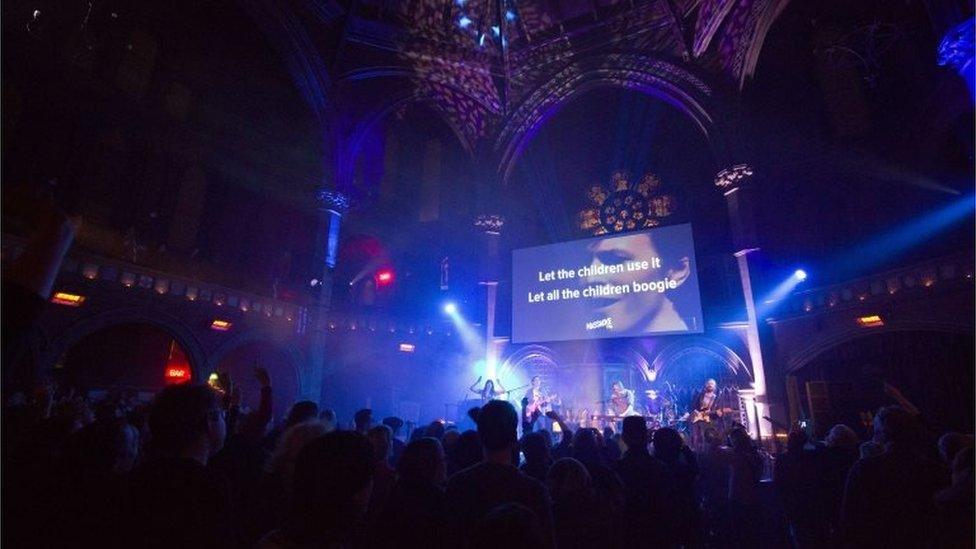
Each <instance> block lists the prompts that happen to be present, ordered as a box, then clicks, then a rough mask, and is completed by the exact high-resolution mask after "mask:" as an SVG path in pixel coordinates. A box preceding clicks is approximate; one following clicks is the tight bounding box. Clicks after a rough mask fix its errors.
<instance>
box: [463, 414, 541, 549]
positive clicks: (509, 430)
mask: <svg viewBox="0 0 976 549" xmlns="http://www.w3.org/2000/svg"><path fill="white" fill-rule="evenodd" d="M518 422H519V415H518V412H516V411H515V408H514V407H513V406H512V405H511V404H509V403H508V402H505V401H501V400H493V401H491V402H489V403H488V404H486V405H485V406H484V407H483V408H482V409H481V413H480V414H478V436H479V437H480V438H481V443H482V445H483V446H484V451H485V457H484V460H483V461H482V462H481V463H479V464H477V465H474V466H472V467H469V468H467V469H465V470H463V471H460V472H458V473H457V474H455V475H454V476H453V477H452V478H451V479H450V481H448V484H447V513H448V520H449V524H450V532H451V534H450V535H451V539H452V540H453V543H452V545H453V544H460V545H462V546H463V545H466V544H467V543H470V542H471V541H472V536H473V534H474V533H475V531H476V528H477V526H478V524H479V522H480V521H482V520H483V519H484V518H485V517H486V516H487V515H488V513H489V512H490V511H491V510H492V509H494V508H495V507H497V506H499V505H501V504H503V503H520V504H522V505H525V506H526V507H528V508H529V509H531V510H532V512H533V513H535V514H536V516H537V518H538V519H539V522H540V524H541V528H542V531H543V533H544V535H543V539H544V543H543V544H542V547H551V546H552V545H553V534H552V517H551V514H550V509H549V495H548V494H547V492H546V489H545V486H543V485H542V484H541V483H540V482H539V481H537V480H535V479H533V478H530V477H528V476H526V475H523V474H522V473H520V472H519V470H518V469H516V468H515V464H516V463H517V461H516V455H517V450H518V438H517V429H518Z"/></svg>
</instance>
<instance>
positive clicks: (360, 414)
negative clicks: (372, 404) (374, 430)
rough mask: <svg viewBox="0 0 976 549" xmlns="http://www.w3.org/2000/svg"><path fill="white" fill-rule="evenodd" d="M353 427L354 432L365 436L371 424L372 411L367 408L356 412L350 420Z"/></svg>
mask: <svg viewBox="0 0 976 549" xmlns="http://www.w3.org/2000/svg"><path fill="white" fill-rule="evenodd" d="M352 421H353V425H355V428H356V432H357V433H359V434H361V435H365V434H366V431H368V430H369V428H370V426H371V425H372V424H373V411H372V410H370V409H369V408H363V409H362V410H358V411H357V412H356V414H355V415H354V416H353V418H352Z"/></svg>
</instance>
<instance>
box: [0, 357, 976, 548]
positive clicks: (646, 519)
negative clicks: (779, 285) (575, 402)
mask: <svg viewBox="0 0 976 549" xmlns="http://www.w3.org/2000/svg"><path fill="white" fill-rule="evenodd" d="M255 375H256V376H257V379H258V380H259V381H260V384H261V386H262V389H261V392H260V397H259V398H258V400H257V402H256V403H254V404H255V405H254V407H253V409H248V408H247V407H246V406H245V404H244V403H242V402H240V399H238V398H234V397H233V396H232V394H234V393H236V392H230V391H224V392H222V391H221V390H219V388H218V389H215V388H213V387H210V386H208V385H192V384H183V385H174V386H170V387H167V388H165V389H164V390H162V391H161V392H160V393H159V394H158V395H157V396H156V397H155V399H154V401H153V402H152V403H151V404H149V405H138V404H134V403H132V402H129V401H127V399H126V398H123V397H121V396H119V395H110V396H108V397H106V398H104V399H102V400H101V401H99V402H97V403H94V404H93V403H90V402H88V401H87V400H86V399H84V398H80V397H78V396H75V395H73V394H71V393H68V394H64V395H58V394H55V392H54V391H52V390H50V389H42V390H38V391H35V392H34V393H33V394H31V395H29V396H22V397H21V398H8V402H7V405H6V408H5V410H4V414H3V420H4V425H3V428H4V429H3V432H4V444H3V451H4V463H3V470H4V518H5V521H4V532H3V536H4V539H3V541H4V542H5V543H9V544H10V546H11V547H66V546H72V547H257V548H260V549H276V548H297V547H366V548H383V547H429V548H437V547H472V548H477V547H497V546H507V547H533V548H545V547H560V548H576V547H579V548H584V547H594V548H604V547H761V546H770V547H777V546H784V545H785V546H788V545H792V546H795V547H822V546H827V545H839V546H847V547H952V546H970V545H972V543H973V439H972V437H970V436H965V435H961V434H958V433H950V434H946V435H945V436H943V437H942V438H941V439H939V441H938V444H937V445H935V444H932V445H931V447H929V445H928V444H926V442H925V441H926V438H925V433H924V432H923V430H922V428H921V427H920V423H919V421H918V418H917V417H916V416H914V415H913V414H911V413H909V412H907V411H905V410H904V409H903V408H900V407H894V406H893V407H887V408H884V409H882V410H880V411H879V413H878V414H877V415H876V417H875V426H874V430H875V432H874V437H873V438H872V439H871V440H870V441H866V442H863V443H862V442H860V441H859V440H858V437H857V435H856V434H855V433H854V432H853V431H852V430H851V429H849V428H847V427H846V426H844V425H837V426H835V427H834V428H833V429H831V430H830V432H829V434H828V436H827V437H826V439H825V440H824V441H812V440H809V439H808V438H807V436H806V435H805V434H804V432H803V431H801V430H796V431H794V432H792V433H791V434H790V435H789V441H788V449H787V451H786V452H785V453H783V454H781V455H778V456H775V458H774V462H775V467H774V474H773V478H772V479H767V478H764V470H765V467H764V464H765V462H766V461H767V456H764V454H763V452H762V450H760V448H759V447H758V446H757V444H756V443H755V442H754V441H753V439H751V438H750V436H749V434H748V433H747V432H746V431H745V430H744V429H742V428H736V429H733V430H732V431H731V432H730V433H729V434H728V436H727V437H724V438H723V437H720V436H719V435H718V433H717V432H716V431H713V430H709V431H706V445H707V446H706V448H705V449H704V450H702V451H698V452H695V451H693V450H692V449H691V448H690V447H689V446H688V444H686V441H685V439H684V437H683V435H682V434H681V433H679V432H678V431H675V430H673V429H670V428H660V429H656V430H654V431H653V432H652V431H649V430H648V428H647V425H646V423H645V421H644V419H643V418H641V417H639V416H637V417H628V418H625V419H624V421H623V424H622V429H621V430H620V432H619V433H617V432H614V430H613V429H607V430H606V431H605V432H601V431H600V430H597V429H594V428H578V427H574V426H573V425H570V424H568V423H567V422H566V421H565V420H564V419H563V418H562V417H560V416H559V414H558V413H556V412H548V414H547V415H548V416H549V417H550V418H551V419H552V421H553V424H554V425H555V426H558V429H557V428H555V427H554V428H553V431H549V430H545V429H542V430H537V431H534V432H531V433H528V434H525V435H524V436H523V437H522V438H521V439H519V437H518V426H519V414H518V412H517V411H516V409H515V408H514V407H513V406H512V405H511V404H510V403H508V402H506V401H501V400H491V401H488V402H487V403H486V404H485V405H484V406H482V407H480V408H476V409H473V410H471V411H470V415H471V416H472V418H473V419H474V420H475V424H476V426H477V428H476V430H470V431H465V432H460V431H459V430H458V429H457V428H456V427H455V426H453V425H449V424H445V423H443V422H441V421H434V422H432V423H430V424H428V425H422V426H418V427H413V428H412V429H410V431H409V432H406V430H405V429H404V426H405V425H404V422H403V421H402V420H400V419H399V418H396V417H388V418H385V419H383V420H382V421H379V422H377V421H375V420H374V418H373V417H372V412H371V411H370V410H361V411H359V412H357V413H356V414H355V416H354V417H353V418H352V421H351V422H350V423H348V424H343V423H344V422H342V421H340V420H339V419H338V418H337V417H336V414H335V413H334V412H333V411H332V410H330V409H327V408H320V406H319V405H318V404H316V403H314V402H309V401H304V402H298V403H296V404H294V405H293V406H292V407H291V408H290V410H289V411H288V413H287V415H286V416H285V417H284V418H283V420H282V421H279V422H276V421H274V413H273V412H274V403H273V402H272V391H271V383H272V380H271V378H270V376H269V375H268V373H267V372H265V371H264V370H262V369H260V368H258V369H256V372H255ZM770 480H771V482H770ZM777 524H782V525H784V526H783V527H782V528H780V529H779V530H781V531H780V532H777V527H776V525H777Z"/></svg>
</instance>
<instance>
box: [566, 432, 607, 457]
mask: <svg viewBox="0 0 976 549" xmlns="http://www.w3.org/2000/svg"><path fill="white" fill-rule="evenodd" d="M599 434H600V433H599V431H597V430H596V429H593V428H592V427H584V428H583V429H580V430H578V431H576V434H575V435H574V436H573V457H574V458H576V459H578V460H579V461H581V462H583V463H584V464H589V463H602V462H603V454H602V453H601V452H600V439H599Z"/></svg>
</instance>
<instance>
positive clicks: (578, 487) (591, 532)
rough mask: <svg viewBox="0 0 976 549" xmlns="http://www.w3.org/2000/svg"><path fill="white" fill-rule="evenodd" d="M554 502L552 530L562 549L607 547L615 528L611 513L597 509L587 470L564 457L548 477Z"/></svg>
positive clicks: (575, 461)
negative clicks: (609, 532) (607, 533)
mask: <svg viewBox="0 0 976 549" xmlns="http://www.w3.org/2000/svg"><path fill="white" fill-rule="evenodd" d="M546 485H547V486H548V487H549V495H550V497H551V498H552V518H553V528H554V530H555V532H556V546H557V547H559V548H560V549H577V548H578V549H587V548H589V547H600V546H603V545H606V541H607V540H606V536H605V533H606V532H607V531H609V530H610V529H611V528H612V524H613V523H612V517H611V516H610V510H609V509H604V508H601V507H600V506H599V505H597V501H596V495H595V494H594V492H593V483H592V480H591V479H590V474H589V473H588V472H587V471H586V467H584V466H583V464H582V463H580V462H579V461H577V460H575V459H573V458H570V457H565V458H561V459H558V460H556V462H555V463H553V464H552V467H550V468H549V473H548V475H546Z"/></svg>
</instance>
